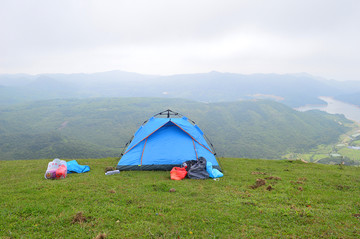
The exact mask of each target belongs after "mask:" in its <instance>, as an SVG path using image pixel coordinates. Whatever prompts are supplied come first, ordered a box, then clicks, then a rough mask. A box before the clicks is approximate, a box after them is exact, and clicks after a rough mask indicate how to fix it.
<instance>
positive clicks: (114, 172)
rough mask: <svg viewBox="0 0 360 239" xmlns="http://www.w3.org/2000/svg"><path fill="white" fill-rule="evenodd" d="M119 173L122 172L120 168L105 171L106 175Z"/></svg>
mask: <svg viewBox="0 0 360 239" xmlns="http://www.w3.org/2000/svg"><path fill="white" fill-rule="evenodd" d="M118 173H120V170H113V171H107V172H106V173H105V175H113V174H118Z"/></svg>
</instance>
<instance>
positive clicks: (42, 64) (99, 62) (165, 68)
mask: <svg viewBox="0 0 360 239" xmlns="http://www.w3.org/2000/svg"><path fill="white" fill-rule="evenodd" d="M0 1H1V3H2V7H1V9H0V20H1V21H0V29H1V31H2V37H1V38H0V55H1V57H0V74H21V73H25V74H31V75H38V74H54V73H64V74H72V73H75V74H76V73H85V74H89V73H96V72H106V71H113V70H120V71H125V72H135V73H139V74H148V75H165V76H166V75H174V74H193V73H207V72H211V71H218V72H224V73H226V72H229V73H238V74H246V75H247V74H296V73H301V72H306V73H308V74H311V75H313V76H319V77H322V78H325V79H334V80H338V81H345V80H360V73H359V70H358V65H359V63H360V45H359V44H358V42H359V41H360V31H359V30H358V29H360V15H359V14H358V12H359V10H360V2H359V1H356V0H345V1H337V0H330V1H329V0H327V1H326V0H319V1H310V0H305V1H300V0H294V1H286V0H272V1H251V0H241V1H238V0H225V1H221V2H220V1H213V0H210V1H205V0H199V1H189V0H182V1H178V0H175V1H165V0H153V1H146V0H135V1H115V0H104V1H96V0H95V1H86V0H79V1H71V0H64V1H60V2H53V1H46V0H37V1H35V2H33V1H31V2H29V1H25V0H14V1H7V0H0Z"/></svg>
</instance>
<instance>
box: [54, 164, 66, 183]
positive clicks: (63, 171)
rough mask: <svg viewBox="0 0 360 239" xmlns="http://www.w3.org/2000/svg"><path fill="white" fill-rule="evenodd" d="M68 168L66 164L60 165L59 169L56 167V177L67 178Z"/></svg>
mask: <svg viewBox="0 0 360 239" xmlns="http://www.w3.org/2000/svg"><path fill="white" fill-rule="evenodd" d="M66 175H67V168H66V166H65V165H63V164H62V165H60V167H59V168H58V169H56V178H58V179H59V178H66Z"/></svg>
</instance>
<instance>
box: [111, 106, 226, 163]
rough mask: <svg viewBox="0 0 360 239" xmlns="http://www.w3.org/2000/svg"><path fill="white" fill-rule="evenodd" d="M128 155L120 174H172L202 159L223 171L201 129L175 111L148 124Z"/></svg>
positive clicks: (165, 112)
mask: <svg viewBox="0 0 360 239" xmlns="http://www.w3.org/2000/svg"><path fill="white" fill-rule="evenodd" d="M164 117H165V118H164ZM210 145H211V143H210ZM125 147H126V146H125ZM124 151H125V152H124V153H122V157H121V159H120V161H119V163H118V165H117V167H116V168H117V169H119V170H171V169H172V168H173V167H179V166H180V165H181V164H182V163H183V162H185V161H188V160H197V159H198V158H199V157H204V158H205V159H206V160H207V161H208V162H211V163H212V165H213V168H216V169H219V170H221V169H220V166H219V164H218V162H217V160H216V157H215V152H214V150H213V149H212V148H210V147H209V144H208V142H207V141H206V140H205V138H204V133H203V132H202V131H201V130H200V128H199V127H198V126H197V125H196V124H195V122H193V121H191V122H190V121H189V119H188V118H186V117H184V116H182V115H181V114H179V113H176V112H174V111H172V110H165V111H163V112H160V113H158V114H156V115H154V116H153V117H151V118H150V119H149V120H148V121H145V122H144V123H143V124H142V125H141V126H140V128H139V129H138V130H137V131H136V133H135V134H134V136H133V138H132V140H131V142H130V144H128V146H127V147H126V150H124Z"/></svg>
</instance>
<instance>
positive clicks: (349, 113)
mask: <svg viewBox="0 0 360 239" xmlns="http://www.w3.org/2000/svg"><path fill="white" fill-rule="evenodd" d="M319 98H320V99H321V100H323V101H325V102H326V103H327V105H306V106H302V107H299V108H296V110H298V111H308V110H321V111H325V112H327V113H329V114H343V115H344V116H345V117H346V118H347V119H349V120H353V121H356V122H360V107H359V106H356V105H352V104H348V103H345V102H342V101H339V100H335V99H333V98H331V97H319Z"/></svg>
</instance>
